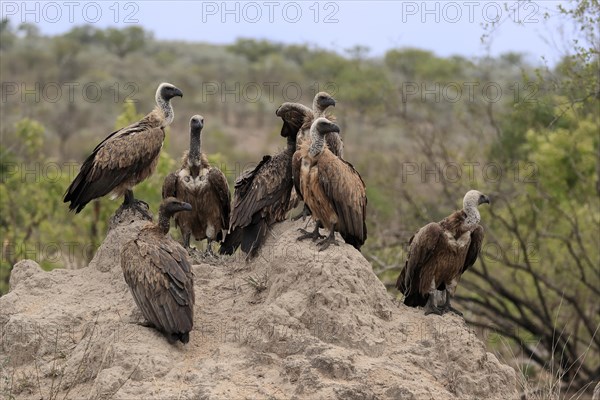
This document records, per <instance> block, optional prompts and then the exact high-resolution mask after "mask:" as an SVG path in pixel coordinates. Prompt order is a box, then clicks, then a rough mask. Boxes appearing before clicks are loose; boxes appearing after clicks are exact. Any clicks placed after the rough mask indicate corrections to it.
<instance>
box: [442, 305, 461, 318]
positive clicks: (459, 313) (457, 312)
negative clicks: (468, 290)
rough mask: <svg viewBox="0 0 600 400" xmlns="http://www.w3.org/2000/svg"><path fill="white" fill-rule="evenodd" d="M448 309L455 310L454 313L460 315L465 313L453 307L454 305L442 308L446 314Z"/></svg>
mask: <svg viewBox="0 0 600 400" xmlns="http://www.w3.org/2000/svg"><path fill="white" fill-rule="evenodd" d="M448 311H450V312H453V313H454V314H456V315H458V316H459V317H462V316H463V313H462V312H460V311H458V310H457V309H456V308H454V307H452V306H448V307H443V308H442V312H443V313H444V314H445V313H447V312H448Z"/></svg>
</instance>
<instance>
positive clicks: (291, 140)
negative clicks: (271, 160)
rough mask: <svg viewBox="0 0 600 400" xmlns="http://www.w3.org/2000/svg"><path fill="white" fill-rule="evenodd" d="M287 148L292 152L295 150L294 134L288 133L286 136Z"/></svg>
mask: <svg viewBox="0 0 600 400" xmlns="http://www.w3.org/2000/svg"><path fill="white" fill-rule="evenodd" d="M287 150H288V151H291V152H292V153H294V152H295V151H296V135H289V136H288V137H287Z"/></svg>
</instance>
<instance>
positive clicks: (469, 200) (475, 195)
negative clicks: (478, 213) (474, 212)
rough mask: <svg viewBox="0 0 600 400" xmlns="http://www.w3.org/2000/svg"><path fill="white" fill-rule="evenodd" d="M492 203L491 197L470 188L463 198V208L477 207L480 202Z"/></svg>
mask: <svg viewBox="0 0 600 400" xmlns="http://www.w3.org/2000/svg"><path fill="white" fill-rule="evenodd" d="M483 203H487V204H490V199H489V197H487V196H486V195H485V194H483V193H481V192H480V191H479V190H469V191H468V192H467V194H465V197H464V198H463V208H465V209H467V208H471V207H477V206H478V205H480V204H483Z"/></svg>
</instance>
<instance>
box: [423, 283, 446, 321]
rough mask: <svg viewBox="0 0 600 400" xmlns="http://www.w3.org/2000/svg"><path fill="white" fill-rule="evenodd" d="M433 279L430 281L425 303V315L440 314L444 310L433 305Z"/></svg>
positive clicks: (434, 288) (434, 287)
mask: <svg viewBox="0 0 600 400" xmlns="http://www.w3.org/2000/svg"><path fill="white" fill-rule="evenodd" d="M436 288H437V287H436V285H435V279H434V280H432V281H431V287H430V288H429V298H428V299H427V304H425V315H429V314H437V315H442V314H443V313H444V312H443V311H442V310H440V309H439V308H437V306H436V305H435V290H436Z"/></svg>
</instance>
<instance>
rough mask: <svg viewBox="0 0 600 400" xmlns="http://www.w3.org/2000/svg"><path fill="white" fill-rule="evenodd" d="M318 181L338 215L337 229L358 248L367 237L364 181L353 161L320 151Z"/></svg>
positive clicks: (349, 242) (329, 152)
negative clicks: (351, 162)
mask: <svg viewBox="0 0 600 400" xmlns="http://www.w3.org/2000/svg"><path fill="white" fill-rule="evenodd" d="M317 165H318V168H319V185H320V186H321V188H322V190H323V193H325V196H327V198H328V199H329V201H330V202H331V204H332V205H333V207H334V209H335V212H336V214H337V216H338V222H337V226H336V230H337V231H338V232H340V234H341V235H342V237H343V238H344V240H345V241H346V243H348V244H351V245H352V246H354V247H356V248H357V249H359V250H360V247H361V246H362V245H363V243H364V242H365V240H367V225H366V223H365V214H366V208H367V194H366V190H365V183H364V182H363V180H362V178H361V177H360V175H359V173H358V172H357V171H356V170H355V169H354V167H353V166H352V164H350V163H349V162H347V161H344V160H342V159H340V158H338V157H337V156H335V155H334V154H333V153H332V152H331V151H329V150H328V149H326V150H325V151H323V153H322V154H321V156H320V157H319V161H318V164H317Z"/></svg>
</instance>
